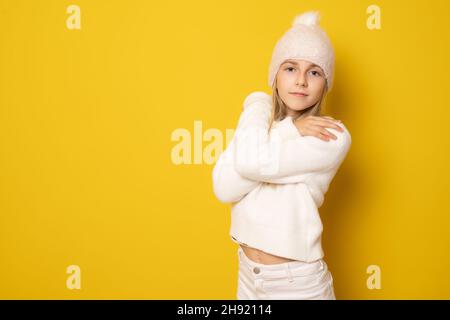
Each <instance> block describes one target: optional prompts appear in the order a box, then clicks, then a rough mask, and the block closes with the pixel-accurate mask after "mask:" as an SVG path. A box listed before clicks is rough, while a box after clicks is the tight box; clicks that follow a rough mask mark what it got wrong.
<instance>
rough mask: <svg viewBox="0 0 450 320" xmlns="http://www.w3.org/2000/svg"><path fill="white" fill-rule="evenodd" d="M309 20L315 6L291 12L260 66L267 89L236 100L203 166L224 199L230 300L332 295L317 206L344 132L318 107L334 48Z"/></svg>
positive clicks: (342, 152)
mask: <svg viewBox="0 0 450 320" xmlns="http://www.w3.org/2000/svg"><path fill="white" fill-rule="evenodd" d="M318 20H319V14H318V12H315V11H312V12H306V13H304V14H302V15H298V16H297V17H295V19H294V22H293V26H292V28H291V29H289V30H288V31H287V32H286V33H285V34H284V35H283V37H282V38H281V39H280V40H279V41H278V42H277V44H276V46H275V49H274V52H273V54H272V60H271V64H270V68H269V86H271V87H272V92H273V95H272V96H270V95H268V94H266V93H264V92H261V91H256V92H253V93H251V94H249V95H248V96H247V97H246V98H245V100H244V103H243V111H242V113H241V115H240V118H239V121H238V124H237V128H236V131H235V134H234V136H233V139H232V140H231V142H230V143H229V145H228V147H227V148H226V150H225V151H224V152H222V154H221V155H220V157H219V159H218V160H217V162H216V165H215V166H214V169H213V172H212V176H213V189H214V194H215V195H216V197H217V198H218V199H219V200H220V201H221V202H224V203H231V205H232V207H231V211H232V215H231V228H230V235H231V237H232V240H233V241H235V242H236V243H238V244H239V246H238V258H239V273H238V288H237V299H336V298H335V294H334V287H333V277H332V276H331V273H330V271H329V270H328V267H327V264H326V263H325V261H324V260H323V256H324V253H323V250H322V246H321V234H322V229H323V226H322V222H321V219H320V215H319V212H318V208H319V207H320V206H321V205H322V203H323V201H324V194H325V193H326V192H327V190H328V186H329V184H330V182H331V180H332V179H333V177H334V175H335V174H336V172H337V170H338V168H339V167H340V165H341V163H342V162H343V160H344V158H345V156H346V154H347V152H348V150H349V148H350V145H351V136H350V133H349V132H348V130H347V128H346V127H345V126H344V125H343V124H342V123H341V122H340V121H338V120H335V119H333V118H331V117H328V116H321V115H320V111H321V105H322V101H323V99H324V97H325V95H326V93H327V92H329V91H330V89H331V87H332V83H333V73H334V51H333V47H332V45H331V43H330V41H329V39H328V37H327V35H326V34H325V32H324V31H323V30H322V29H321V28H320V26H319V25H318Z"/></svg>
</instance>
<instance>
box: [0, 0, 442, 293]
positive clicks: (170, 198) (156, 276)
mask: <svg viewBox="0 0 450 320" xmlns="http://www.w3.org/2000/svg"><path fill="white" fill-rule="evenodd" d="M71 4H76V5H78V6H79V7H80V9H81V30H69V29H68V28H67V27H66V20H67V18H68V17H69V14H67V13H66V8H67V7H68V6H69V5H71ZM371 4H376V5H378V6H380V8H381V26H382V28H381V30H369V29H368V28H367V27H366V19H367V17H368V14H367V13H366V8H367V7H368V6H369V5H371ZM306 10H319V11H320V13H321V25H322V26H323V27H324V29H325V30H326V31H327V33H328V35H329V36H330V38H331V40H332V42H333V45H334V47H335V51H336V77H335V85H334V88H333V90H332V91H331V92H330V94H329V96H328V98H327V106H326V108H325V110H324V113H325V114H328V115H331V116H333V117H335V118H337V119H341V120H342V121H343V122H344V123H345V124H346V126H347V128H349V130H350V132H351V134H352V139H353V143H352V147H351V150H350V153H349V154H348V157H347V159H346V161H345V162H344V164H343V165H342V167H341V169H340V171H339V172H338V174H337V175H336V177H335V179H334V180H333V182H332V184H331V185H330V189H329V191H328V193H327V195H326V198H325V203H324V205H323V206H322V207H321V208H320V212H321V214H322V217H323V223H324V234H323V246H324V250H325V260H326V261H327V263H328V265H329V267H330V270H331V272H332V274H333V277H334V285H335V291H336V296H337V298H338V299H369V298H370V299H402V298H406V299H409V298H424V299H431V298H438V299H444V298H445V299H449V298H450V275H449V270H450V257H449V247H450V246H449V242H450V232H449V230H450V215H449V214H450V210H449V209H450V205H449V196H448V191H449V187H450V186H449V181H450V170H449V169H448V165H449V162H450V161H449V160H450V159H449V142H448V141H449V139H448V132H447V130H446V129H447V127H448V126H447V123H448V120H449V116H450V108H449V103H448V94H449V90H448V88H449V71H450V70H449V66H450V64H449V60H448V57H449V56H450V54H449V43H450V42H449V27H448V16H449V12H450V5H449V2H448V1H444V0H442V1H436V0H435V1H411V0H408V1H398V0H396V1H381V0H380V1H376V2H375V3H374V2H372V1H349V0H347V1H311V2H310V1H286V0H284V1H283V0H280V1H277V2H276V3H275V2H274V1H236V0H232V1H210V0H203V1H111V0H103V1H100V0H96V1H56V0H55V1H32V0H30V1H16V0H15V1H12V0H10V1H4V0H3V1H1V2H0V34H1V39H0V41H1V42H0V45H1V47H0V175H1V178H0V183H1V185H0V219H1V221H0V246H1V248H0V298H3V299H17V298H25V299H50V298H57V299H94V298H97V299H106V298H114V299H234V298H235V295H236V287H237V262H238V261H237V255H236V250H237V246H236V244H234V243H233V242H232V241H231V239H230V237H229V234H228V232H229V222H230V206H229V205H226V204H222V203H220V202H219V201H218V200H217V199H216V198H215V196H214V194H213V192H212V178H211V171H212V165H211V164H208V163H205V162H203V163H201V164H190V165H175V164H174V163H173V162H172V159H171V150H172V148H173V147H174V146H175V145H176V144H177V142H174V141H171V134H172V132H173V131H174V130H177V129H180V128H186V129H188V130H189V131H190V132H191V134H192V135H193V134H194V129H193V128H194V121H202V125H203V132H204V131H205V130H207V129H209V128H217V129H219V130H221V131H222V132H223V133H225V130H226V129H227V128H234V127H235V125H236V121H237V119H238V117H239V114H240V111H241V108H242V102H243V99H244V98H245V96H246V95H247V94H248V93H250V92H251V91H255V90H262V91H266V92H268V93H271V91H270V88H269V87H268V86H267V76H268V74H267V73H268V65H269V62H270V57H271V54H272V50H273V47H274V45H275V43H276V41H277V40H278V39H279V37H281V35H282V34H283V33H284V32H285V31H286V30H287V29H288V28H289V27H290V25H291V22H292V20H293V18H294V16H295V15H296V14H299V13H301V12H303V11H306ZM200 139H201V138H200ZM192 140H194V137H192ZM208 143H209V142H205V141H204V142H203V148H204V147H205V146H206V145H208ZM72 264H75V265H78V266H80V268H81V289H80V290H69V289H67V288H66V279H67V277H68V276H69V275H68V274H66V268H67V266H69V265H72ZM372 264H374V265H378V266H380V268H381V286H382V288H381V289H380V290H369V289H367V287H366V279H367V277H368V276H369V275H368V274H367V273H366V268H367V266H369V265H372Z"/></svg>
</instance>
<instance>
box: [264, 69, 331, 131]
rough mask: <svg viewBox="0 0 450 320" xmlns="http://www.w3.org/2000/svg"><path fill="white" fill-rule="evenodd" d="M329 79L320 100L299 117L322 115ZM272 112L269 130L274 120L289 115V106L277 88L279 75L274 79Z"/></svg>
mask: <svg viewBox="0 0 450 320" xmlns="http://www.w3.org/2000/svg"><path fill="white" fill-rule="evenodd" d="M327 83H328V82H327V81H326V82H325V86H324V88H323V91H322V94H321V95H320V98H319V100H318V101H317V102H316V103H315V104H314V105H312V106H311V107H309V108H307V109H305V110H302V112H301V114H300V116H299V117H298V118H297V119H300V118H304V117H306V116H309V115H313V116H320V115H321V111H322V105H323V103H324V101H325V96H326V94H327V90H328V85H327ZM272 92H273V93H272V114H271V116H270V122H269V130H270V129H271V128H272V125H273V122H274V121H281V120H283V119H284V118H286V116H287V108H288V107H287V106H286V104H285V103H284V102H283V100H281V97H280V95H279V94H278V90H277V77H276V76H275V79H274V81H273V86H272Z"/></svg>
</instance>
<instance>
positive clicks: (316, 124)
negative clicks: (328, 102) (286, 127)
mask: <svg viewBox="0 0 450 320" xmlns="http://www.w3.org/2000/svg"><path fill="white" fill-rule="evenodd" d="M339 122H341V120H335V119H334V118H332V117H329V116H311V115H310V116H306V117H304V118H299V119H297V120H295V121H294V122H293V123H294V125H295V126H296V127H297V130H298V132H300V134H301V135H302V136H314V137H317V138H319V139H322V140H324V141H330V138H332V139H334V140H336V139H337V137H336V136H335V135H334V134H332V133H331V132H330V131H328V130H327V129H325V128H326V127H328V128H333V129H336V130H339V131H341V132H343V131H344V129H342V128H341V126H339V125H337V124H336V123H339Z"/></svg>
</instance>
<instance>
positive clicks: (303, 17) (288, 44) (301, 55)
mask: <svg viewBox="0 0 450 320" xmlns="http://www.w3.org/2000/svg"><path fill="white" fill-rule="evenodd" d="M319 20H320V16H319V12H318V11H307V12H304V13H302V14H299V15H297V16H296V17H295V18H294V19H293V21H292V27H291V28H290V29H289V30H288V31H286V32H285V34H284V35H283V36H282V37H281V38H280V39H279V40H278V42H277V43H276V45H275V48H274V50H273V53H272V59H271V62H270V66H269V86H270V87H272V86H273V83H274V81H275V77H276V74H277V72H278V69H279V67H280V65H281V64H282V63H283V62H284V61H285V60H287V59H294V60H307V61H310V62H312V63H314V64H317V65H318V66H319V67H321V68H322V70H323V72H324V73H325V78H326V80H327V87H328V91H330V90H331V88H332V86H333V77H334V49H333V46H332V44H331V41H330V39H329V38H328V36H327V34H326V33H325V31H324V30H323V29H322V28H321V27H320V25H319Z"/></svg>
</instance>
